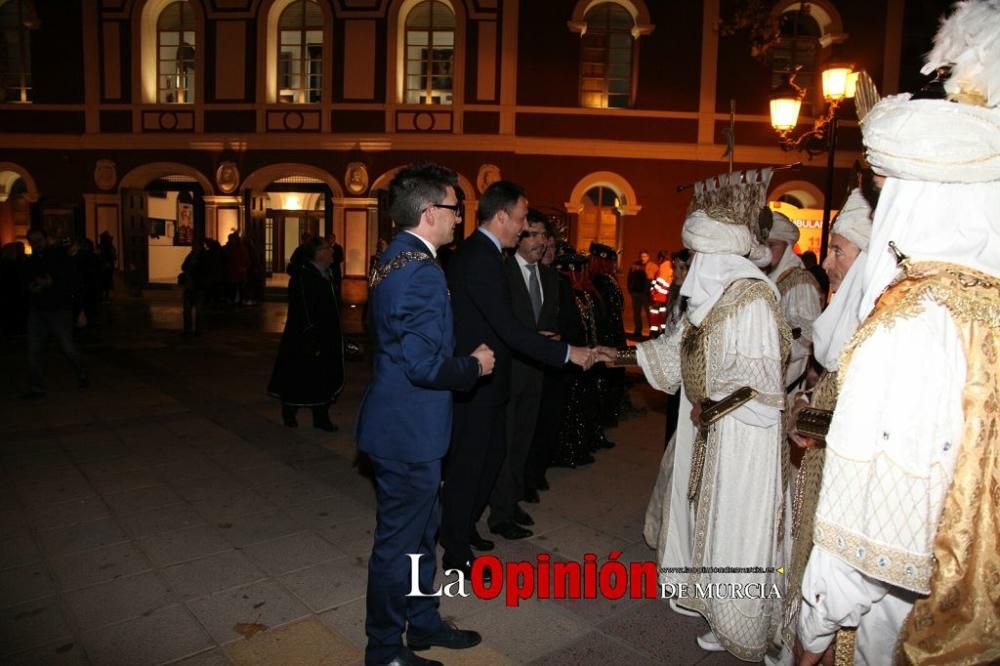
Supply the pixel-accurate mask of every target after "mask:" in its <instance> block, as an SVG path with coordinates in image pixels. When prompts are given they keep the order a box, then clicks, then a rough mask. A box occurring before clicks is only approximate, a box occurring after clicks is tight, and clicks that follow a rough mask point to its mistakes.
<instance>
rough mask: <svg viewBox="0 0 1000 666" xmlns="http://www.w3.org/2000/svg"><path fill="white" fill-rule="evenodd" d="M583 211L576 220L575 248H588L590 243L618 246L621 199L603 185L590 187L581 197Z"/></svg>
mask: <svg viewBox="0 0 1000 666" xmlns="http://www.w3.org/2000/svg"><path fill="white" fill-rule="evenodd" d="M582 203H583V209H582V210H581V211H580V213H579V217H578V218H577V220H578V222H577V230H576V246H577V247H579V248H587V247H590V243H591V242H592V241H596V242H598V243H603V244H604V245H608V246H610V247H618V245H619V223H620V222H621V213H622V206H623V205H624V202H623V201H622V197H620V196H619V195H618V193H617V192H615V191H614V190H612V189H611V188H608V187H604V186H603V185H601V186H597V187H592V188H590V189H589V190H587V193H586V194H585V195H583V202H582Z"/></svg>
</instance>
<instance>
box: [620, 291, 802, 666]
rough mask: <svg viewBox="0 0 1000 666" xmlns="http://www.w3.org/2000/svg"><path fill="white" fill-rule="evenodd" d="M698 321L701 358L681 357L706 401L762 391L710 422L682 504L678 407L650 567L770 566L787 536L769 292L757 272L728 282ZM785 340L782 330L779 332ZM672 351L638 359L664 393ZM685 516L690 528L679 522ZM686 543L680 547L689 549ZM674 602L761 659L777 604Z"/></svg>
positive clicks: (649, 352) (729, 578)
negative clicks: (693, 490) (700, 379)
mask: <svg viewBox="0 0 1000 666" xmlns="http://www.w3.org/2000/svg"><path fill="white" fill-rule="evenodd" d="M701 326H702V327H703V331H702V335H705V336H707V338H703V339H702V340H703V342H704V345H705V346H704V349H703V352H704V354H703V356H701V355H700V354H699V355H692V356H691V357H687V353H686V352H685V357H686V358H702V359H703V363H704V368H703V370H704V373H705V382H704V387H705V392H706V397H708V398H709V399H712V400H719V399H721V398H724V397H726V396H728V395H729V394H731V393H732V392H733V391H735V390H736V389H738V388H740V387H742V386H751V387H753V388H755V389H757V391H758V392H759V393H760V395H758V397H757V398H756V399H754V400H752V401H750V402H749V403H747V404H745V405H743V406H742V407H740V408H739V409H737V410H736V411H734V412H731V413H730V414H728V415H727V416H725V417H723V418H721V419H720V420H719V421H717V422H716V423H715V424H713V425H712V426H710V427H709V428H708V431H707V438H706V444H705V455H704V465H703V467H702V475H701V481H700V485H699V487H698V492H697V494H696V497H695V501H694V502H689V501H688V491H689V472H690V467H691V455H692V450H691V449H692V442H693V441H694V439H695V437H694V433H695V430H694V427H693V424H692V423H691V422H690V419H688V418H685V417H686V416H687V414H688V412H689V406H687V408H686V406H685V405H683V404H682V407H681V418H680V423H679V424H678V431H677V435H676V437H675V446H674V447H670V448H668V450H667V452H666V453H665V454H664V460H663V463H662V464H661V474H660V479H659V480H658V482H657V486H656V488H655V489H654V496H653V498H652V499H651V501H650V509H649V511H648V512H647V527H649V526H650V524H651V523H652V524H654V525H655V522H656V519H655V513H656V511H657V509H659V510H660V512H661V515H660V528H659V533H658V535H657V536H658V537H659V538H658V546H659V547H658V552H657V556H658V564H659V565H660V566H661V567H679V566H688V564H689V563H690V566H691V567H692V568H695V569H700V568H705V567H760V568H762V569H767V568H777V567H780V566H783V565H784V564H785V559H786V554H787V553H786V551H787V548H788V546H789V542H790V539H789V536H788V531H789V528H790V512H789V509H790V505H789V501H788V500H789V497H788V493H787V469H783V467H784V462H783V456H782V448H783V445H784V439H785V438H784V430H783V428H782V419H781V410H782V409H783V408H784V385H783V381H784V375H783V356H784V351H785V349H787V344H788V340H787V339H785V340H782V333H781V331H782V327H783V322H781V321H780V314H779V313H777V299H776V297H775V296H774V294H773V292H772V291H771V287H770V286H769V285H768V284H767V282H766V281H765V280H763V279H759V280H758V279H748V280H738V281H736V282H734V283H732V284H731V285H730V287H729V288H728V289H727V290H726V292H725V293H724V294H723V296H722V297H721V298H720V299H719V301H718V302H717V303H716V304H715V306H714V307H713V308H712V311H711V313H710V314H708V316H707V317H705V319H704V320H703V321H702V322H701ZM688 329H689V330H688V334H690V333H691V330H690V327H688ZM784 335H785V336H787V335H788V332H787V328H785V329H784ZM783 346H784V347H785V349H783ZM680 355H681V354H680V348H679V344H678V341H677V340H676V339H675V338H674V337H667V338H659V339H657V340H654V341H650V342H649V343H644V344H643V345H641V346H640V351H639V352H638V354H637V357H638V359H639V363H640V365H641V366H642V367H643V370H644V372H645V373H646V375H647V377H648V378H649V379H650V381H651V383H653V385H654V386H655V387H657V388H661V389H662V388H669V387H672V386H676V385H678V384H679V383H680V382H681V362H680ZM685 362H690V361H685ZM700 370H701V368H697V369H695V370H694V372H695V373H696V374H697V372H699V371H700ZM687 373H688V370H685V373H684V374H687ZM685 386H686V387H687V386H688V383H687V382H685ZM686 397H691V396H686ZM683 402H685V403H686V402H687V400H685V401H683ZM664 498H668V500H667V501H665V500H664ZM692 513H693V515H692ZM685 518H687V519H688V520H689V521H690V527H688V525H682V524H681V523H683V522H684V521H685ZM653 531H654V532H655V530H653ZM664 533H665V534H666V536H665V537H664V536H663V534H664ZM647 534H648V532H647ZM685 538H686V539H687V540H688V541H689V542H690V545H689V546H687V548H685V543H684V542H685ZM674 576H675V579H674V580H675V581H676V582H686V583H689V584H690V585H691V589H692V590H693V589H694V588H695V584H701V585H702V586H706V585H714V584H722V585H725V584H739V585H746V584H759V585H761V586H762V588H761V589H763V590H765V591H766V590H769V589H770V586H771V585H772V584H775V585H777V586H778V589H779V590H780V591H781V592H782V593H783V591H784V590H783V579H782V577H781V575H780V574H777V573H716V572H704V571H698V572H692V573H687V574H686V575H681V574H674ZM678 579H679V580H678ZM678 602H679V603H680V604H681V605H682V606H685V607H688V608H691V609H693V610H696V611H698V612H699V613H701V614H702V615H704V616H705V618H706V619H707V620H708V622H709V624H710V625H711V627H712V630H713V631H714V632H715V634H716V637H717V638H718V639H719V641H720V643H721V644H722V645H723V646H724V647H725V648H726V649H727V650H728V651H730V652H731V653H733V654H734V655H736V656H737V657H740V658H741V659H746V660H749V661H756V660H760V659H761V658H762V657H763V654H764V652H765V650H766V649H767V648H768V646H769V643H770V642H771V640H772V639H773V638H774V637H775V636H776V633H777V629H778V626H779V625H780V621H781V601H780V599H770V600H767V599H719V598H714V599H707V598H687V599H679V600H678Z"/></svg>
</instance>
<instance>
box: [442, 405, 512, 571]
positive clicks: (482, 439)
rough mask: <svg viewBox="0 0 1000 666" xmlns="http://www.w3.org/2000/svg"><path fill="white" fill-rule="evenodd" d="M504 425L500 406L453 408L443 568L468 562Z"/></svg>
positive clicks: (502, 445) (497, 459) (501, 449)
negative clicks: (445, 565) (470, 544)
mask: <svg viewBox="0 0 1000 666" xmlns="http://www.w3.org/2000/svg"><path fill="white" fill-rule="evenodd" d="M505 426H506V410H505V405H502V404H501V405H493V404H477V403H457V404H456V405H455V417H454V421H453V425H452V438H451V450H450V451H449V452H448V466H447V468H446V470H445V480H444V490H443V491H441V500H442V509H443V515H442V517H441V546H442V547H443V548H444V558H445V561H446V563H448V564H462V563H464V562H467V561H470V560H471V559H472V549H471V548H470V547H469V538H470V537H471V536H472V529H473V527H475V524H476V520H478V518H479V516H481V515H482V513H483V510H484V509H485V508H486V503H487V501H488V500H489V498H490V493H491V492H492V491H493V486H494V485H496V481H497V476H498V475H499V473H500V467H501V465H503V459H504V452H505V450H506V448H507V444H506V441H507V440H506V437H505V430H506V428H505Z"/></svg>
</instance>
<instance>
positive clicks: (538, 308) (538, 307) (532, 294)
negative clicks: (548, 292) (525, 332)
mask: <svg viewBox="0 0 1000 666" xmlns="http://www.w3.org/2000/svg"><path fill="white" fill-rule="evenodd" d="M528 272H529V273H531V275H530V276H529V277H528V298H530V299H531V309H532V311H533V312H534V313H535V323H536V324H537V323H538V315H540V314H541V313H542V287H541V285H540V284H539V283H538V265H537V264H528Z"/></svg>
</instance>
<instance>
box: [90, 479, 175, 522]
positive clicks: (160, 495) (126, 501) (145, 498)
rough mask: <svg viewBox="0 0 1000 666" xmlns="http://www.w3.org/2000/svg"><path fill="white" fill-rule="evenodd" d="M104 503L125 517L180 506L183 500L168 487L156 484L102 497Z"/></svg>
mask: <svg viewBox="0 0 1000 666" xmlns="http://www.w3.org/2000/svg"><path fill="white" fill-rule="evenodd" d="M104 501H105V502H107V503H108V506H110V507H111V508H112V509H113V510H114V511H115V513H117V514H119V515H126V514H132V513H142V512H143V511H151V510H153V509H159V508H161V507H165V506H170V505H171V504H180V503H182V502H184V498H182V497H181V496H180V495H178V494H177V493H176V492H174V491H173V490H172V489H171V488H170V486H167V485H164V484H158V485H155V486H147V487H145V488H136V489H135V490H126V491H125V492H121V493H112V494H106V495H104Z"/></svg>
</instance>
